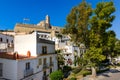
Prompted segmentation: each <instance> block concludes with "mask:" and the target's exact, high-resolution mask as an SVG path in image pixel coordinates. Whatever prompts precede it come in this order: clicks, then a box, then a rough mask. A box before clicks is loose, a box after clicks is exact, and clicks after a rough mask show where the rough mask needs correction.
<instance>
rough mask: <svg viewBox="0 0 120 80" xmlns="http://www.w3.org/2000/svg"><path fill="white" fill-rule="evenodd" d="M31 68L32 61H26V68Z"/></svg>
mask: <svg viewBox="0 0 120 80" xmlns="http://www.w3.org/2000/svg"><path fill="white" fill-rule="evenodd" d="M29 69H30V62H27V63H26V70H29Z"/></svg>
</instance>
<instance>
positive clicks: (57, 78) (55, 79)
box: [50, 70, 63, 80]
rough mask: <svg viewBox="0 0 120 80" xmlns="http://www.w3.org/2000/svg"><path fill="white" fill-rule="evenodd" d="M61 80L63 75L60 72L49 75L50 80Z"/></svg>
mask: <svg viewBox="0 0 120 80" xmlns="http://www.w3.org/2000/svg"><path fill="white" fill-rule="evenodd" d="M62 79H63V73H62V71H60V70H58V71H54V72H52V73H51V74H50V80H62Z"/></svg>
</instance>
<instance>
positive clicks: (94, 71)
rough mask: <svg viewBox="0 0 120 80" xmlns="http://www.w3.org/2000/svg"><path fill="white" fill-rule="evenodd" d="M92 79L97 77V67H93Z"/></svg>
mask: <svg viewBox="0 0 120 80" xmlns="http://www.w3.org/2000/svg"><path fill="white" fill-rule="evenodd" d="M91 69H92V77H93V78H95V77H96V69H95V67H92V68H91Z"/></svg>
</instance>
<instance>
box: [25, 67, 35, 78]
mask: <svg viewBox="0 0 120 80" xmlns="http://www.w3.org/2000/svg"><path fill="white" fill-rule="evenodd" d="M32 74H33V68H31V69H28V70H24V77H27V76H30V75H32Z"/></svg>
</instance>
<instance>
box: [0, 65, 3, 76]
mask: <svg viewBox="0 0 120 80" xmlns="http://www.w3.org/2000/svg"><path fill="white" fill-rule="evenodd" d="M2 69H3V63H0V77H2V75H3V70H2Z"/></svg>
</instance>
